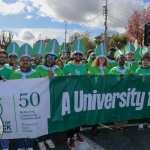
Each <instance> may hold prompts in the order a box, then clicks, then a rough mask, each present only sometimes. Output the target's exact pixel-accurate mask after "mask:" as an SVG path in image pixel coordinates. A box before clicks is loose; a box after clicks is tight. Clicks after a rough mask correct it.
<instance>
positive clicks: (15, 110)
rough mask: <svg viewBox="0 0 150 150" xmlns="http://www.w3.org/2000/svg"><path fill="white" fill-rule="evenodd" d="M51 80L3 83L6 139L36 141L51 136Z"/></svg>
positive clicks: (0, 109) (0, 110) (0, 102)
mask: <svg viewBox="0 0 150 150" xmlns="http://www.w3.org/2000/svg"><path fill="white" fill-rule="evenodd" d="M49 84H50V83H49V79H47V78H38V79H24V80H20V79H19V80H7V81H6V82H3V81H0V115H1V118H2V120H3V125H4V133H3V136H2V138H3V139H15V138H27V137H29V138H35V137H38V136H41V135H45V134H47V133H48V118H50V92H49Z"/></svg>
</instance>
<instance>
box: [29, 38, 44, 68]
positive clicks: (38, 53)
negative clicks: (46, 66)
mask: <svg viewBox="0 0 150 150" xmlns="http://www.w3.org/2000/svg"><path fill="white" fill-rule="evenodd" d="M44 54H45V44H44V42H43V41H42V40H40V41H38V42H36V43H35V44H34V46H33V58H32V59H33V62H32V65H31V68H32V69H34V70H35V68H36V67H37V66H39V65H42V59H43V57H44Z"/></svg>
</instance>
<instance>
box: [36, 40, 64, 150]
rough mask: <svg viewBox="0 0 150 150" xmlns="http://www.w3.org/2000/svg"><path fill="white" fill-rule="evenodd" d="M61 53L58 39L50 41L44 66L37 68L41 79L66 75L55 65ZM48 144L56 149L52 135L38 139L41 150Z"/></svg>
mask: <svg viewBox="0 0 150 150" xmlns="http://www.w3.org/2000/svg"><path fill="white" fill-rule="evenodd" d="M58 53H59V43H58V41H57V40H56V39H53V40H51V41H49V43H48V44H47V46H46V48H45V56H44V64H43V65H39V66H37V67H36V68H35V70H36V71H37V72H38V74H39V75H40V77H41V78H44V77H47V78H49V79H52V78H54V77H56V76H63V75H64V73H63V71H62V69H61V68H60V67H58V66H56V65H55V60H56V59H57V55H58ZM44 143H46V144H47V145H48V146H49V148H55V144H54V143H53V141H52V140H51V134H48V135H46V136H41V137H38V147H39V150H46V147H45V144H44Z"/></svg>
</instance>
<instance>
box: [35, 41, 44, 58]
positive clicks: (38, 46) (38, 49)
mask: <svg viewBox="0 0 150 150" xmlns="http://www.w3.org/2000/svg"><path fill="white" fill-rule="evenodd" d="M36 54H39V55H41V56H42V57H44V54H45V43H44V42H43V41H42V40H40V41H38V42H37V43H35V44H34V46H33V56H34V55H36Z"/></svg>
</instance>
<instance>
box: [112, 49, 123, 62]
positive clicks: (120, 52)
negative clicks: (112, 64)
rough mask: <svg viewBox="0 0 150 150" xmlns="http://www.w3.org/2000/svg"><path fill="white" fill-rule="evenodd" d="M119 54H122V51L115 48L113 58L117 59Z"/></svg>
mask: <svg viewBox="0 0 150 150" xmlns="http://www.w3.org/2000/svg"><path fill="white" fill-rule="evenodd" d="M120 55H124V53H123V52H122V51H121V50H117V51H116V52H115V53H114V57H115V59H116V60H117V58H118V57H119V56H120Z"/></svg>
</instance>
